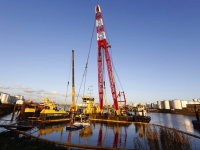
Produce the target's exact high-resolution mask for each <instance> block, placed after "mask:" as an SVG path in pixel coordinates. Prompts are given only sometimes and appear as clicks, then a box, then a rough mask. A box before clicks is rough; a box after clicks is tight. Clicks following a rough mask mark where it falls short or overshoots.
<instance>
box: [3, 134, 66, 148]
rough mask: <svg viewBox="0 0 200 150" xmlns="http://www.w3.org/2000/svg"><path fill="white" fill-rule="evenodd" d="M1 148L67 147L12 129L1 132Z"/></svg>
mask: <svg viewBox="0 0 200 150" xmlns="http://www.w3.org/2000/svg"><path fill="white" fill-rule="evenodd" d="M0 148H1V150H44V149H49V150H66V147H64V146H59V145H56V144H53V143H48V142H43V141H39V140H36V139H33V138H30V137H26V136H21V137H20V136H19V134H17V133H15V132H11V131H7V132H1V133H0Z"/></svg>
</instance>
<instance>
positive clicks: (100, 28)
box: [95, 5, 126, 115]
mask: <svg viewBox="0 0 200 150" xmlns="http://www.w3.org/2000/svg"><path fill="white" fill-rule="evenodd" d="M95 13H96V31H97V43H98V53H97V55H98V56H97V61H98V89H99V103H100V109H101V110H102V109H103V94H104V93H103V85H104V81H103V57H104V54H105V59H106V65H107V71H108V76H109V81H110V88H111V93H112V97H113V102H114V109H115V110H116V113H117V115H118V114H119V113H120V109H119V106H118V102H124V103H125V106H126V97H125V94H124V92H119V94H117V93H116V86H115V79H114V73H113V69H112V63H111V58H110V54H109V51H108V48H111V45H110V44H109V43H108V42H107V39H106V34H105V28H104V24H103V19H102V13H101V8H100V6H99V5H97V6H95ZM122 94H123V95H124V100H120V101H118V100H117V99H118V97H120V96H121V95H122Z"/></svg>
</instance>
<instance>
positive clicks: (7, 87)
mask: <svg viewBox="0 0 200 150" xmlns="http://www.w3.org/2000/svg"><path fill="white" fill-rule="evenodd" d="M0 88H1V89H9V88H10V87H9V86H0Z"/></svg>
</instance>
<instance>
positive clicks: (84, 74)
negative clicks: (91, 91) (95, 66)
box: [76, 20, 96, 103]
mask: <svg viewBox="0 0 200 150" xmlns="http://www.w3.org/2000/svg"><path fill="white" fill-rule="evenodd" d="M95 23H96V20H95V21H94V26H93V31H92V36H91V40H90V46H89V52H88V56H87V61H86V65H85V70H84V73H83V77H82V80H81V85H80V88H79V91H78V95H77V98H76V103H77V100H78V96H79V93H80V90H81V86H82V83H83V79H84V77H85V81H84V89H83V95H84V92H85V83H86V75H87V68H88V61H89V56H90V50H91V45H92V40H93V34H94V29H95Z"/></svg>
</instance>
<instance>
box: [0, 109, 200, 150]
mask: <svg viewBox="0 0 200 150" xmlns="http://www.w3.org/2000/svg"><path fill="white" fill-rule="evenodd" d="M149 115H150V116H151V118H152V119H151V122H150V123H152V124H159V125H163V126H169V127H173V128H176V129H178V130H181V131H185V132H188V133H191V134H195V135H198V136H200V130H198V129H195V128H194V127H193V125H192V123H191V121H192V120H195V119H196V118H195V116H185V115H178V114H167V113H149ZM0 119H1V120H4V119H5V120H6V119H7V120H9V119H10V115H7V116H5V117H3V118H0ZM66 125H67V123H63V124H59V125H57V124H53V125H52V124H45V125H43V127H42V128H41V129H38V128H35V129H33V130H31V131H27V133H30V134H32V135H34V136H36V137H40V138H45V139H49V140H53V141H60V142H65V143H73V144H83V145H92V146H106V147H113V148H134V147H135V145H134V141H135V137H140V138H145V130H146V127H145V125H144V124H138V123H136V124H134V123H129V124H127V123H113V122H97V121H91V125H90V126H89V127H86V128H85V129H82V130H77V131H67V130H66ZM3 130H5V129H3V128H0V131H3ZM191 142H192V145H193V146H195V147H196V149H200V144H199V143H200V139H198V138H193V137H191ZM194 149H195V148H194Z"/></svg>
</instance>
